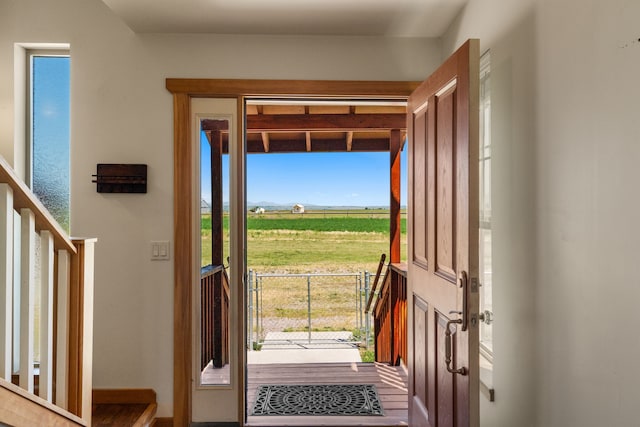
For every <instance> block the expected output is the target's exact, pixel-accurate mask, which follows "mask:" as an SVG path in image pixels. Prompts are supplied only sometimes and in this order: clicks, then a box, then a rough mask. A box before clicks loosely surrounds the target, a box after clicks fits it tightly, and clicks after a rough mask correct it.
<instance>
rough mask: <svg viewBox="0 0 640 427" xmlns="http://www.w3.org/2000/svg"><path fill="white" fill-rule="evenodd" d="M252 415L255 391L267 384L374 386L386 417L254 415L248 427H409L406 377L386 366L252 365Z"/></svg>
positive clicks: (249, 396) (326, 364) (400, 368)
mask: <svg viewBox="0 0 640 427" xmlns="http://www.w3.org/2000/svg"><path fill="white" fill-rule="evenodd" d="M247 369H248V390H247V402H248V407H249V414H250V413H251V408H252V406H253V403H254V402H255V397H256V390H257V388H258V386H260V385H266V384H332V383H336V384H375V385H376V388H377V389H378V394H379V397H380V400H381V402H382V406H383V409H384V416H368V417H359V416H286V417H279V416H264V415H263V416H251V415H249V417H248V419H247V425H249V426H322V425H331V426H406V425H408V423H407V408H408V402H407V374H406V372H405V370H404V369H403V368H402V367H396V366H389V365H387V364H385V363H361V362H351V363H348V362H343V363H304V364H302V363H291V364H249V365H248V366H247Z"/></svg>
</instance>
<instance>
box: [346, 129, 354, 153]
mask: <svg viewBox="0 0 640 427" xmlns="http://www.w3.org/2000/svg"><path fill="white" fill-rule="evenodd" d="M346 138H347V151H351V146H352V145H353V132H347V135H346Z"/></svg>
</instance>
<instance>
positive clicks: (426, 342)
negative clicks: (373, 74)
mask: <svg viewBox="0 0 640 427" xmlns="http://www.w3.org/2000/svg"><path fill="white" fill-rule="evenodd" d="M478 48H479V43H478V41H477V40H470V41H468V42H466V43H465V44H464V45H463V46H462V47H461V48H460V49H459V50H458V51H457V52H456V53H454V54H453V55H452V56H451V57H450V58H449V59H447V61H445V62H444V63H443V65H442V66H441V67H440V68H439V69H438V70H437V71H436V72H435V73H434V74H432V75H431V76H430V77H429V78H428V79H427V80H425V81H424V82H423V83H422V84H421V85H420V87H418V88H417V89H416V90H415V92H414V93H413V94H412V95H411V97H410V98H409V106H408V119H407V121H408V123H407V126H408V137H409V150H410V159H409V203H410V205H411V208H410V212H411V213H412V216H411V217H410V219H409V233H410V236H411V238H410V239H409V260H410V263H409V292H410V295H411V298H412V301H413V304H412V305H411V311H412V312H411V313H409V319H411V322H410V325H409V326H410V328H412V329H411V330H410V333H409V336H410V337H411V340H410V343H409V357H410V360H409V369H410V370H411V372H412V375H411V376H410V378H411V381H410V384H409V393H410V398H409V424H410V425H412V426H414V425H415V426H429V427H449V426H451V427H453V426H456V427H460V426H477V425H479V401H478V397H479V390H478V370H479V366H478V351H479V350H478V326H477V323H478V322H477V320H478V293H477V286H474V285H470V283H472V284H476V283H477V279H476V278H477V274H478V266H477V265H478V259H477V256H478V255H477V254H478V252H477V250H478V186H477V180H478V178H477V161H476V159H477V150H478V147H477V143H478V139H477V136H478V128H477V127H478V122H477V111H478V109H477V108H478V107H477V100H478V96H477V90H478V62H479V55H478ZM471 112H473V114H471ZM456 370H457V372H455V373H452V371H456Z"/></svg>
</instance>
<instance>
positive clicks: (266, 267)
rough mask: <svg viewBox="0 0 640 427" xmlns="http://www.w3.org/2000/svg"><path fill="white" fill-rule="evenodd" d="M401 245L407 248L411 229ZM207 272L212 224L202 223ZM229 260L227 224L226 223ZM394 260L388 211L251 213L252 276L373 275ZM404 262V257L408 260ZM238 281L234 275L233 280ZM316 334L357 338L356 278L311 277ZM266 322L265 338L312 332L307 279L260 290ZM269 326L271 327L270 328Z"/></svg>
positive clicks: (267, 284) (249, 263)
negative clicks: (345, 333)
mask: <svg viewBox="0 0 640 427" xmlns="http://www.w3.org/2000/svg"><path fill="white" fill-rule="evenodd" d="M401 226H402V233H401V241H402V243H403V245H402V246H403V247H404V246H406V222H405V220H404V218H403V220H402V224H401ZM201 232H202V265H207V264H209V263H210V262H209V259H210V256H211V244H210V242H211V218H210V216H208V215H203V217H202V227H201ZM223 232H224V233H225V242H226V243H225V258H226V254H228V253H229V251H228V218H227V217H225V218H224V222H223ZM383 253H385V254H387V255H388V253H389V211H388V210H364V209H363V210H360V211H357V212H356V211H352V210H350V211H335V210H326V211H316V212H313V211H312V212H306V213H305V214H303V215H302V214H292V213H291V212H283V211H281V212H269V213H265V214H260V215H257V214H253V213H249V215H248V218H247V268H248V269H250V270H253V272H254V273H261V274H264V273H277V274H300V273H362V272H364V271H369V272H370V273H371V274H372V275H373V274H375V272H376V269H377V267H378V261H379V260H380V255H381V254H383ZM403 255H404V253H403ZM231 274H233V272H231ZM312 280H313V286H312V289H313V291H312V292H313V296H312V300H313V304H312V305H313V309H312V317H313V321H312V330H325V331H326V330H335V331H340V330H353V331H355V329H354V327H355V319H356V311H355V309H356V303H355V302H356V293H355V289H354V286H355V282H354V279H352V278H343V279H335V278H330V277H325V278H322V277H317V276H314V277H313V279H312ZM261 283H262V285H261V286H263V292H261V313H262V314H261V315H262V316H263V317H262V321H263V322H264V327H265V329H266V330H280V331H304V330H305V328H306V325H307V323H306V322H307V315H308V313H307V302H306V301H307V285H306V279H305V278H277V279H267V280H265V281H264V282H261ZM267 325H270V326H267Z"/></svg>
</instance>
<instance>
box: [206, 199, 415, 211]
mask: <svg viewBox="0 0 640 427" xmlns="http://www.w3.org/2000/svg"><path fill="white" fill-rule="evenodd" d="M293 205H295V203H276V202H268V201H261V202H248V203H247V208H248V209H254V208H257V207H261V208H264V209H265V210H268V211H285V210H290V209H291V208H292V207H293ZM302 205H304V207H305V209H307V210H347V209H351V210H356V209H389V206H388V205H387V206H384V205H371V206H329V205H314V204H306V203H302ZM201 207H202V209H203V210H205V211H206V210H210V209H211V206H210V205H209V204H208V202H207V201H205V200H203V201H202V206H201ZM402 208H403V209H404V208H406V206H402ZM223 209H224V210H225V211H228V210H229V204H228V203H224V205H223Z"/></svg>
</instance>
